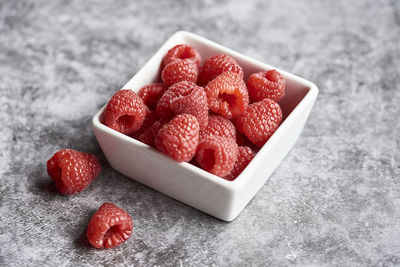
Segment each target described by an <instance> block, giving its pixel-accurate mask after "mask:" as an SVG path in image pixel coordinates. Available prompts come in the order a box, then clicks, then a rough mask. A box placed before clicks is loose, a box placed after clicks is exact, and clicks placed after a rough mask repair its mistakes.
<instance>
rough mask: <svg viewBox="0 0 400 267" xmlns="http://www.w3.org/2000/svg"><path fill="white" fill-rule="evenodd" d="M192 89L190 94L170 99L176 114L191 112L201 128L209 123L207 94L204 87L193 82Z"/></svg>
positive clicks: (171, 106)
mask: <svg viewBox="0 0 400 267" xmlns="http://www.w3.org/2000/svg"><path fill="white" fill-rule="evenodd" d="M191 88H192V91H191V92H190V93H189V94H188V95H184V96H177V97H175V98H173V99H171V101H170V105H169V106H170V108H171V110H172V111H173V112H174V114H176V115H179V114H190V115H193V116H195V117H196V119H197V120H198V122H199V125H200V130H203V129H205V128H206V127H207V124H208V105H207V96H206V92H205V91H204V88H203V87H200V86H197V85H196V84H194V83H192V85H191Z"/></svg>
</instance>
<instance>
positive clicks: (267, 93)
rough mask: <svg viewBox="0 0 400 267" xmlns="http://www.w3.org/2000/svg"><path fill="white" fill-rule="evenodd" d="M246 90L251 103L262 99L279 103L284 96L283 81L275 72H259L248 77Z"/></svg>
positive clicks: (280, 75)
mask: <svg viewBox="0 0 400 267" xmlns="http://www.w3.org/2000/svg"><path fill="white" fill-rule="evenodd" d="M247 88H248V90H249V95H250V98H251V100H252V101H253V102H256V101H260V100H263V99H264V98H269V99H272V100H274V101H279V100H281V99H282V98H283V97H284V96H285V79H284V78H283V76H282V74H280V73H279V72H278V71H276V70H270V71H261V72H257V73H253V74H252V75H250V77H249V79H248V80H247Z"/></svg>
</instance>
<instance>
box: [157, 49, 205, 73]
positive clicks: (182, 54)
mask: <svg viewBox="0 0 400 267" xmlns="http://www.w3.org/2000/svg"><path fill="white" fill-rule="evenodd" d="M183 59H191V60H193V62H194V63H196V65H197V66H200V63H201V56H200V54H199V52H197V51H196V49H195V48H194V47H192V46H190V45H186V44H179V45H176V46H174V47H173V48H171V49H170V50H168V52H167V54H166V55H165V56H164V58H163V61H162V67H164V66H167V65H168V64H170V63H172V62H176V61H179V60H183Z"/></svg>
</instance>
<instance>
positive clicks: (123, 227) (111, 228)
mask: <svg viewBox="0 0 400 267" xmlns="http://www.w3.org/2000/svg"><path fill="white" fill-rule="evenodd" d="M132 229H133V222H132V218H131V216H130V215H129V214H128V213H127V212H126V211H125V210H123V209H121V208H119V207H118V206H117V205H115V204H112V203H104V204H103V205H101V206H100V208H99V209H98V210H97V211H96V212H95V214H94V215H93V217H92V219H91V220H90V222H89V225H88V227H87V231H86V236H87V239H88V241H89V243H90V244H91V245H92V246H94V247H95V248H113V247H117V246H119V245H121V244H122V243H124V242H125V241H126V240H128V238H129V237H130V236H131V234H132Z"/></svg>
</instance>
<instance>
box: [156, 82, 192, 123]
mask: <svg viewBox="0 0 400 267" xmlns="http://www.w3.org/2000/svg"><path fill="white" fill-rule="evenodd" d="M196 87H197V85H196V84H195V83H193V82H188V81H183V82H179V83H176V84H174V85H172V86H171V87H169V88H168V90H167V91H165V93H164V94H163V96H162V97H161V98H160V100H159V101H158V103H157V107H156V111H157V114H158V116H160V117H161V118H163V119H171V118H172V117H173V116H174V115H175V114H174V112H173V111H172V110H171V107H170V104H171V101H172V100H173V99H175V98H178V97H183V96H187V95H189V94H190V93H191V92H192V91H193V89H195V88H196Z"/></svg>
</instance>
